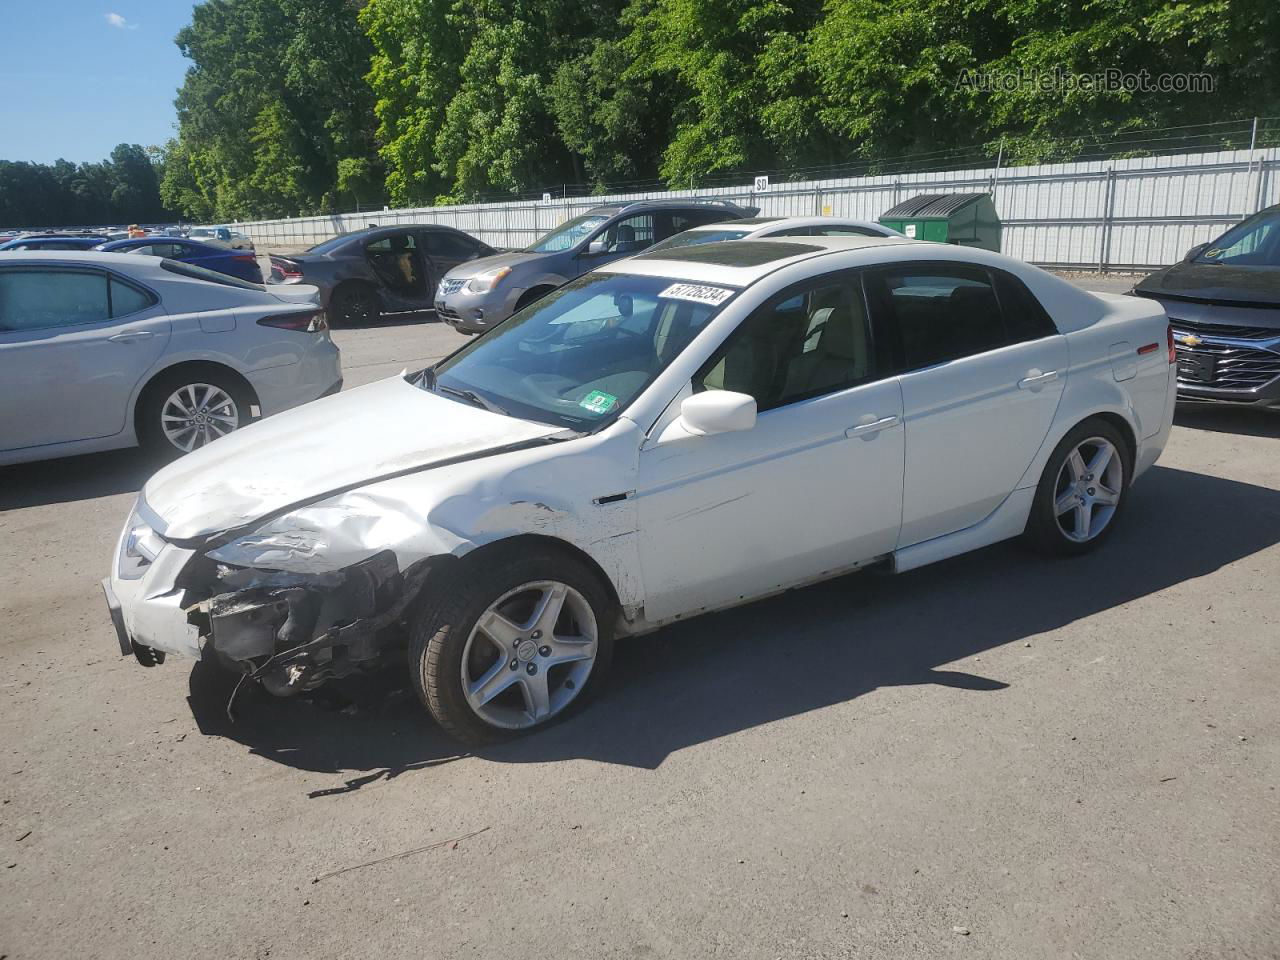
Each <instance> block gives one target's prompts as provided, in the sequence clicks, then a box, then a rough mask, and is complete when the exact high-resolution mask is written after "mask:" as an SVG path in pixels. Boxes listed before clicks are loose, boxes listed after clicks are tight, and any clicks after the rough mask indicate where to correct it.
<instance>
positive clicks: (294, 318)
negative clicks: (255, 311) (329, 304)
mask: <svg viewBox="0 0 1280 960" xmlns="http://www.w3.org/2000/svg"><path fill="white" fill-rule="evenodd" d="M258 326H260V327H277V328H279V329H280V330H297V331H298V332H299V333H319V332H320V331H321V330H328V329H329V324H328V323H327V322H326V321H325V318H324V311H322V310H317V311H314V312H313V311H307V312H305V313H277V314H275V315H273V316H270V317H263V318H261V319H260V320H259V321H258Z"/></svg>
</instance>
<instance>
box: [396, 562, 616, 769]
mask: <svg viewBox="0 0 1280 960" xmlns="http://www.w3.org/2000/svg"><path fill="white" fill-rule="evenodd" d="M483 553H484V556H482V557H478V558H475V559H471V558H466V559H463V560H462V561H460V562H459V563H457V564H455V565H454V566H453V567H452V568H451V569H449V570H447V572H442V573H441V574H440V575H439V576H438V577H437V578H436V579H434V580H433V579H432V578H428V580H427V584H426V587H425V592H426V593H427V598H426V599H425V600H424V602H423V603H422V605H421V606H420V607H419V608H418V610H417V613H416V615H415V616H414V617H413V620H412V623H411V630H410V642H409V672H410V674H411V675H412V677H413V686H414V689H415V690H416V691H417V693H418V698H419V699H420V700H421V701H422V704H423V706H425V707H426V708H427V711H428V712H429V713H430V714H431V716H432V717H434V718H435V720H436V722H437V723H439V724H440V726H441V727H442V728H443V729H444V730H445V732H446V733H448V734H449V735H450V736H452V737H453V738H455V739H456V740H459V741H461V742H462V743H464V744H467V745H468V746H480V745H483V744H489V743H496V742H500V741H502V740H507V739H510V738H512V737H515V736H519V735H522V734H525V733H531V732H533V731H536V730H542V729H545V728H546V727H548V726H550V725H552V724H555V723H558V722H560V721H561V720H563V719H564V718H565V717H567V716H570V715H572V714H573V713H574V712H576V711H577V710H579V709H581V708H582V707H583V706H584V705H585V704H586V703H587V702H588V701H589V700H590V699H591V697H592V696H593V695H594V694H595V693H596V691H598V690H599V689H600V687H601V686H602V684H603V683H604V681H605V678H606V676H607V675H608V672H609V665H610V663H611V662H612V659H613V618H614V616H615V604H614V601H613V598H612V595H611V593H610V591H609V589H608V588H607V587H606V586H605V585H604V584H603V583H601V581H600V578H599V576H598V575H597V573H596V572H595V571H594V570H592V569H591V568H590V567H589V566H588V565H587V564H585V563H583V562H582V561H581V560H580V559H578V558H577V557H575V556H573V555H572V554H571V553H569V552H568V551H565V550H557V549H554V548H546V547H534V548H532V549H529V548H525V549H519V548H515V549H503V548H496V549H494V550H486V551H483ZM545 580H554V581H559V582H560V583H562V584H566V585H568V586H570V587H572V588H573V589H574V590H576V591H577V592H578V594H580V596H581V597H582V598H583V599H585V601H586V602H587V603H588V604H589V605H590V607H591V612H592V614H593V616H594V618H595V622H596V637H597V639H596V653H595V659H594V661H593V662H592V664H591V666H590V673H589V674H588V676H587V677H586V679H585V681H584V682H581V683H579V684H578V686H577V690H576V693H575V694H573V695H572V699H571V700H570V702H569V703H568V704H567V705H566V706H565V707H563V708H562V709H560V710H559V712H557V713H554V714H552V715H551V716H549V717H548V718H547V719H545V720H542V721H539V722H537V723H535V724H533V725H530V726H525V727H522V728H519V729H509V728H505V727H501V726H496V725H494V724H492V723H490V722H488V721H487V720H486V719H484V718H482V717H481V716H480V715H479V714H478V713H477V712H476V711H475V710H473V709H472V707H471V705H470V704H469V703H468V702H467V698H466V694H465V691H464V690H463V677H462V669H463V666H462V658H463V654H464V652H467V641H468V640H469V638H470V637H471V635H472V632H473V630H474V628H475V626H476V622H477V620H479V619H480V617H481V615H482V614H484V613H485V612H486V611H487V610H488V609H489V607H490V606H491V605H492V604H494V603H495V602H497V601H498V600H499V599H500V598H502V597H503V596H504V595H505V594H507V593H508V592H509V591H512V590H515V589H517V588H518V587H520V586H522V585H524V584H529V583H532V582H535V581H545ZM486 649H488V648H486ZM490 652H492V651H490ZM473 655H474V654H473ZM508 656H511V655H510V654H508ZM501 659H502V661H503V662H505V661H506V656H503V657H502V658H501ZM511 662H513V663H519V660H518V659H517V657H515V656H512V661H511ZM553 669H556V668H553ZM517 672H519V668H517ZM551 676H552V674H551V673H550V671H548V672H547V679H548V680H550V678H551ZM516 679H519V678H518V677H516ZM569 686H570V687H572V686H573V683H572V682H569ZM508 693H511V694H512V695H514V696H521V697H522V696H523V693H522V691H521V690H518V689H517V687H516V685H515V684H513V685H512V687H510V688H509V690H508V691H506V692H504V694H502V696H507V694H508ZM495 702H497V698H495Z"/></svg>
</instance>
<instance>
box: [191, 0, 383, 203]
mask: <svg viewBox="0 0 1280 960" xmlns="http://www.w3.org/2000/svg"><path fill="white" fill-rule="evenodd" d="M357 11H358V4H357V3H356V2H354V0H208V2H206V3H202V4H200V5H199V6H197V7H196V8H195V10H194V11H193V12H192V21H191V24H190V25H188V26H187V27H184V28H183V29H182V30H181V31H180V32H179V34H178V36H177V40H176V42H177V44H178V47H179V49H180V50H181V51H182V53H183V54H184V55H185V56H186V57H188V58H189V59H190V60H191V61H192V66H191V67H190V68H189V69H188V71H187V75H186V78H185V80H184V81H183V85H182V88H181V89H180V90H179V91H178V98H177V101H176V105H177V108H178V124H179V135H178V149H176V150H171V151H170V152H171V153H172V154H173V156H174V157H175V158H180V160H182V161H184V162H185V163H186V164H187V166H188V170H187V171H186V172H185V173H179V172H177V171H174V172H173V173H171V174H169V176H170V177H171V182H172V184H173V186H172V187H171V188H170V190H169V195H170V196H172V197H173V198H174V200H175V202H177V201H178V200H179V198H182V200H183V201H184V202H185V201H190V202H191V203H192V204H193V206H190V207H186V206H184V207H183V210H184V212H187V213H188V215H192V216H194V215H195V212H196V211H197V210H200V211H201V212H202V213H203V212H207V211H208V210H209V209H211V210H212V214H213V217H214V218H215V219H223V220H229V219H244V218H249V217H255V216H281V215H293V214H297V213H299V212H304V213H313V212H321V211H326V210H328V209H332V208H339V207H343V206H347V205H350V204H353V203H355V202H357V201H360V200H362V199H363V200H364V201H365V202H368V201H369V200H370V198H369V197H368V196H367V194H368V193H369V192H370V191H371V187H372V185H373V184H374V183H376V182H377V180H378V179H380V176H381V174H380V171H378V170H377V168H376V150H375V142H374V122H373V104H374V99H373V93H372V91H371V90H370V89H369V87H368V85H367V84H366V83H365V81H364V75H365V74H366V73H367V72H368V70H369V58H370V55H371V52H372V46H371V45H370V43H369V40H368V38H367V37H366V36H365V35H364V33H363V32H362V31H361V30H360V28H359V26H358V23H357V20H356V16H357ZM357 170H360V171H363V172H362V173H361V174H360V175H359V176H353V172H354V171H357ZM340 171H344V172H345V173H344V175H340ZM362 193H363V194H366V196H363V197H362V196H360V194H362Z"/></svg>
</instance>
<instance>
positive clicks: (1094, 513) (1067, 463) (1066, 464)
mask: <svg viewBox="0 0 1280 960" xmlns="http://www.w3.org/2000/svg"><path fill="white" fill-rule="evenodd" d="M1129 459H1130V458H1129V452H1128V447H1127V445H1126V444H1125V442H1124V438H1123V437H1121V436H1120V433H1119V431H1118V430H1117V429H1116V428H1115V427H1113V426H1112V425H1111V424H1110V423H1107V422H1106V421H1104V420H1088V421H1085V422H1084V423H1082V424H1080V425H1079V426H1078V427H1076V428H1075V429H1074V430H1072V431H1071V433H1069V434H1068V435H1067V436H1066V437H1065V438H1064V439H1063V440H1062V442H1061V443H1059V444H1058V446H1057V448H1056V449H1055V450H1054V452H1053V455H1052V456H1051V457H1050V458H1049V462H1048V463H1047V464H1046V465H1045V471H1044V474H1043V476H1042V477H1041V479H1040V485H1039V486H1038V487H1037V489H1036V499H1035V503H1034V504H1033V505H1032V508H1031V517H1030V518H1029V520H1028V523H1027V538H1028V539H1029V540H1030V541H1031V543H1032V545H1033V546H1035V547H1037V548H1038V549H1040V550H1042V551H1044V552H1046V553H1057V554H1077V553H1083V552H1085V551H1086V550H1090V549H1092V548H1093V547H1095V546H1096V545H1097V544H1098V543H1099V542H1100V541H1101V540H1102V539H1103V538H1104V537H1106V536H1107V535H1108V534H1109V533H1110V532H1111V529H1112V527H1113V526H1114V524H1115V521H1116V518H1117V516H1118V515H1119V512H1120V508H1121V506H1122V505H1123V503H1124V498H1125V494H1126V492H1127V490H1128V486H1129V481H1130V472H1131V465H1130V463H1129Z"/></svg>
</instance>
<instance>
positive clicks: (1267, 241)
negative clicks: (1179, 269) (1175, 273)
mask: <svg viewBox="0 0 1280 960" xmlns="http://www.w3.org/2000/svg"><path fill="white" fill-rule="evenodd" d="M1196 262H1197V263H1229V264H1232V265H1233V266H1255V267H1280V214H1270V215H1268V216H1265V217H1255V218H1252V219H1249V220H1246V221H1245V222H1244V223H1242V224H1239V225H1238V226H1235V227H1232V228H1231V229H1230V230H1228V231H1227V232H1226V233H1224V234H1223V235H1222V236H1221V237H1219V238H1218V239H1217V240H1215V241H1214V242H1213V243H1211V244H1209V246H1207V247H1206V248H1205V249H1204V252H1203V253H1201V254H1200V255H1199V256H1198V257H1196Z"/></svg>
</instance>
